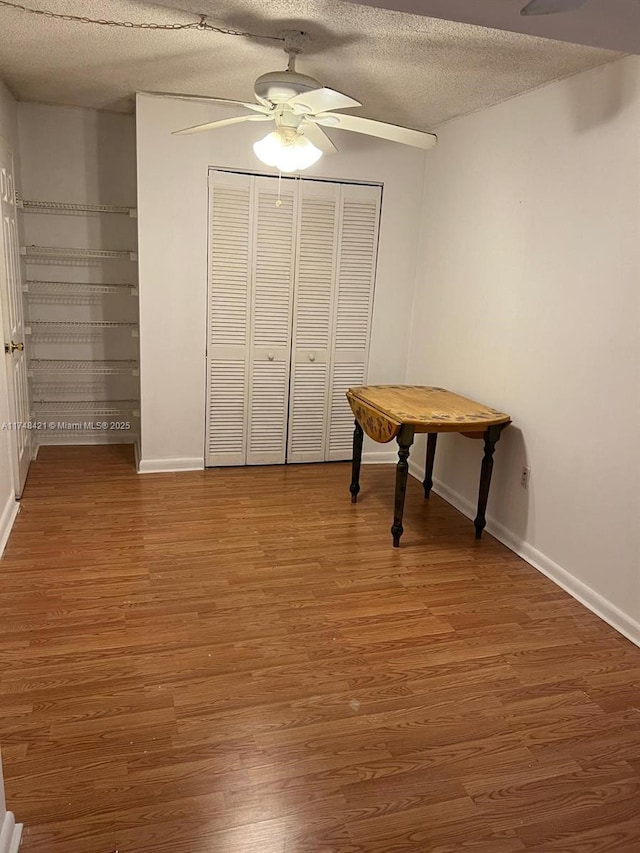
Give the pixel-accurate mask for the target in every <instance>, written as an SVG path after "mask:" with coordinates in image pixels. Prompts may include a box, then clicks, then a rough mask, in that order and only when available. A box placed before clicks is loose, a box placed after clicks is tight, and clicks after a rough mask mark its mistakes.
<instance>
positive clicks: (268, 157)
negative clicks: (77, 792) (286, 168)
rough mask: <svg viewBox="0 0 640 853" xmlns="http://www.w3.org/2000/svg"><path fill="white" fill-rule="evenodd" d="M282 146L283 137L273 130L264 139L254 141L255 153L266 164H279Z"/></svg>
mask: <svg viewBox="0 0 640 853" xmlns="http://www.w3.org/2000/svg"><path fill="white" fill-rule="evenodd" d="M281 148H282V137H281V136H280V134H279V133H278V131H277V130H272V131H271V133H268V134H267V135H266V136H265V137H264V138H263V139H260V140H259V141H258V142H254V143H253V153H254V154H255V155H256V157H257V158H258V160H261V161H262V162H263V163H264V164H265V166H277V164H278V159H279V157H280V151H281Z"/></svg>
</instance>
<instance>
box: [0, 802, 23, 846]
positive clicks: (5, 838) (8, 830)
mask: <svg viewBox="0 0 640 853" xmlns="http://www.w3.org/2000/svg"><path fill="white" fill-rule="evenodd" d="M21 837H22V824H21V823H16V819H15V817H14V816H13V812H5V813H4V820H3V821H2V827H0V853H18V847H20V838H21Z"/></svg>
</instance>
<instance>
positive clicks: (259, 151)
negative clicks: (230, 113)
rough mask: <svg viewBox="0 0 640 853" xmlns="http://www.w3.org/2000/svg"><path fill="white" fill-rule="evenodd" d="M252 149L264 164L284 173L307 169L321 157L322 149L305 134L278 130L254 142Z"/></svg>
mask: <svg viewBox="0 0 640 853" xmlns="http://www.w3.org/2000/svg"><path fill="white" fill-rule="evenodd" d="M253 151H254V153H255V155H256V157H257V158H258V159H259V160H261V161H262V162H263V163H264V164H265V165H267V166H273V167H275V168H277V169H279V170H280V171H281V172H285V173H289V172H297V171H300V170H302V169H308V168H309V166H313V164H314V163H317V162H318V160H319V159H320V158H321V157H322V151H321V150H320V149H319V148H317V147H316V146H315V145H314V144H313V143H312V142H311V140H310V139H307V138H306V136H302V135H301V134H299V133H295V134H290V133H289V134H283V133H282V132H281V131H278V130H274V131H272V132H271V133H268V134H267V135H266V136H265V137H264V139H260V140H259V141H258V142H254V144H253Z"/></svg>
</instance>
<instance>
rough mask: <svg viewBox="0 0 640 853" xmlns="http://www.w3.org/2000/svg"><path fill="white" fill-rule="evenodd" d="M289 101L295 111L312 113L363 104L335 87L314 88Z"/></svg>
mask: <svg viewBox="0 0 640 853" xmlns="http://www.w3.org/2000/svg"><path fill="white" fill-rule="evenodd" d="M288 103H289V105H290V106H292V107H293V111H294V112H295V113H298V114H300V113H310V114H311V115H315V114H316V113H326V112H330V111H331V110H346V109H348V107H361V106H362V104H361V103H360V101H356V100H354V99H353V98H350V97H349V96H348V95H343V94H342V92H335V91H334V90H333V89H327V88H326V87H324V88H323V89H312V90H311V91H310V92H303V93H302V94H301V95H295V96H294V97H293V98H291V99H290V100H289V102H288Z"/></svg>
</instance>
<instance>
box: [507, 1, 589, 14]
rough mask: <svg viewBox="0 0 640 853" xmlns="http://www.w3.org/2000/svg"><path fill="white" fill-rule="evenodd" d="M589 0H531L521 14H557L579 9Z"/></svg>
mask: <svg viewBox="0 0 640 853" xmlns="http://www.w3.org/2000/svg"><path fill="white" fill-rule="evenodd" d="M586 2H587V0H530V2H529V3H527V5H526V6H525V7H524V8H523V9H522V10H521V12H520V14H521V15H557V14H558V13H559V12H571V11H573V10H574V9H579V8H580V7H581V6H584V4H585V3H586Z"/></svg>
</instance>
